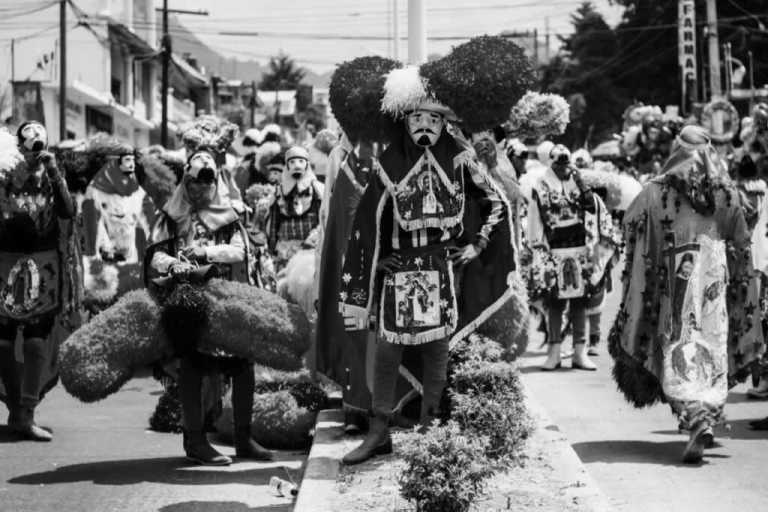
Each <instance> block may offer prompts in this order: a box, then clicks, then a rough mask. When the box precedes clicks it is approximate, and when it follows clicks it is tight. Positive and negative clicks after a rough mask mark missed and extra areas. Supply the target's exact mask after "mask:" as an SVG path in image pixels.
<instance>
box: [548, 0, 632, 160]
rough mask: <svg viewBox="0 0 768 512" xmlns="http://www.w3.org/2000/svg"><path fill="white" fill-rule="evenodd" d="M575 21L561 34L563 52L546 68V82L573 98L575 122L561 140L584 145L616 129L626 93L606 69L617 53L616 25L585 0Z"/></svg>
mask: <svg viewBox="0 0 768 512" xmlns="http://www.w3.org/2000/svg"><path fill="white" fill-rule="evenodd" d="M571 22H572V23H573V26H574V32H573V34H571V35H569V36H567V37H561V38H560V40H561V41H562V43H563V50H562V53H561V54H560V55H557V56H556V57H555V58H554V59H552V61H550V62H549V64H547V65H546V66H544V68H543V69H542V87H543V88H544V89H545V90H547V91H550V92H555V93H558V94H560V95H562V96H564V97H565V98H566V99H568V101H569V103H571V107H572V108H571V123H570V124H569V126H568V128H567V130H566V132H565V134H564V135H563V136H562V137H561V140H560V142H563V143H565V144H567V145H569V146H571V147H580V146H582V145H585V144H590V145H594V144H596V143H599V142H601V141H602V140H604V139H606V138H608V137H610V135H611V134H612V133H613V132H614V131H616V129H617V128H618V124H619V120H620V117H621V112H622V111H623V108H624V104H625V103H626V99H625V97H624V95H623V94H622V93H621V91H620V90H618V89H617V88H616V86H615V84H614V82H613V80H612V79H611V77H610V73H607V71H609V70H610V69H611V66H612V63H613V62H614V61H615V60H616V59H617V57H618V55H619V48H618V42H617V38H616V34H615V33H614V31H613V30H612V29H611V28H610V27H609V26H608V24H607V23H606V22H605V19H604V18H603V16H602V15H601V14H600V13H599V12H597V11H596V10H595V8H594V6H593V5H592V3H591V2H584V3H582V4H581V6H579V8H578V9H577V10H576V12H575V13H574V14H573V15H572V16H571ZM577 107H578V108H577Z"/></svg>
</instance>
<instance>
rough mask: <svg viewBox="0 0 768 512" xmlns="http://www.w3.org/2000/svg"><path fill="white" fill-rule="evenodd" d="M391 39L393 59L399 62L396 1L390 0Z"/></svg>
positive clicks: (398, 26) (398, 25) (398, 29)
mask: <svg viewBox="0 0 768 512" xmlns="http://www.w3.org/2000/svg"><path fill="white" fill-rule="evenodd" d="M392 23H393V24H394V25H393V27H392V39H393V40H394V47H393V50H394V54H393V55H394V59H395V60H400V24H399V22H398V19H397V0H392Z"/></svg>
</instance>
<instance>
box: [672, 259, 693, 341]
mask: <svg viewBox="0 0 768 512" xmlns="http://www.w3.org/2000/svg"><path fill="white" fill-rule="evenodd" d="M699 250H700V247H699V244H685V245H681V246H680V247H675V248H674V249H673V250H671V251H670V254H669V258H670V260H669V261H670V267H671V268H672V269H674V272H673V273H672V274H671V275H670V276H669V279H670V283H669V289H670V290H671V292H672V293H671V296H672V311H673V312H674V316H673V320H672V321H673V322H674V326H673V327H674V328H673V335H672V339H673V340H678V339H680V335H681V333H682V329H683V320H684V319H683V317H682V316H681V315H682V311H683V302H684V300H685V295H686V292H687V290H688V283H689V282H690V278H691V273H692V272H693V269H694V267H695V266H696V264H697V262H698V257H699Z"/></svg>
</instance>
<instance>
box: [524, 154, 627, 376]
mask: <svg viewBox="0 0 768 512" xmlns="http://www.w3.org/2000/svg"><path fill="white" fill-rule="evenodd" d="M550 160H551V162H552V163H551V166H550V168H549V169H548V170H547V171H546V173H545V174H544V175H543V176H541V177H539V178H538V179H537V180H536V182H535V183H534V186H533V190H532V194H533V195H532V200H531V202H530V204H529V205H528V242H529V247H530V250H531V253H532V254H531V258H532V259H531V265H530V284H529V291H530V293H531V295H532V296H533V297H532V298H534V299H542V300H543V304H544V308H545V310H546V312H547V317H548V342H549V349H548V355H547V360H546V362H545V363H544V365H543V366H542V370H548V371H551V370H555V369H558V368H560V366H561V363H560V358H561V355H560V354H561V352H560V348H561V347H560V346H561V343H562V319H563V313H564V312H565V310H566V307H567V308H568V310H569V317H570V322H571V328H572V330H573V347H574V354H573V362H572V367H573V368H576V369H580V370H591V371H594V370H596V369H597V368H596V367H595V365H594V363H592V361H590V359H589V357H588V355H587V349H586V310H587V305H588V303H589V300H590V298H591V297H592V295H595V294H597V293H599V291H600V290H601V289H602V286H601V284H602V282H603V279H604V276H605V269H606V267H607V266H608V264H609V262H610V261H611V260H612V259H613V258H614V257H615V255H616V250H617V249H618V247H619V241H618V240H617V238H616V233H615V231H614V229H613V220H612V219H611V216H610V213H609V212H608V210H607V208H606V207H605V205H604V204H603V201H602V200H601V199H600V197H598V196H597V194H594V193H592V192H591V191H590V190H588V189H587V188H586V187H585V186H584V185H583V183H582V182H581V179H580V176H579V173H578V170H576V169H575V168H574V167H572V165H571V153H570V151H568V149H567V148H565V147H564V146H562V145H557V146H555V147H554V148H553V149H552V151H551V153H550Z"/></svg>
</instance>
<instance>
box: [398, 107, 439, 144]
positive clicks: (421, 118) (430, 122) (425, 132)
mask: <svg viewBox="0 0 768 512" xmlns="http://www.w3.org/2000/svg"><path fill="white" fill-rule="evenodd" d="M407 123H408V133H409V134H410V135H411V139H413V142H415V143H416V145H418V146H421V147H423V148H428V147H430V146H434V145H435V143H436V142H437V139H439V138H440V134H441V133H442V131H443V128H444V127H445V118H444V117H443V116H442V114H439V113H438V112H433V111H430V110H414V111H413V112H411V113H410V114H408V117H407Z"/></svg>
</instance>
